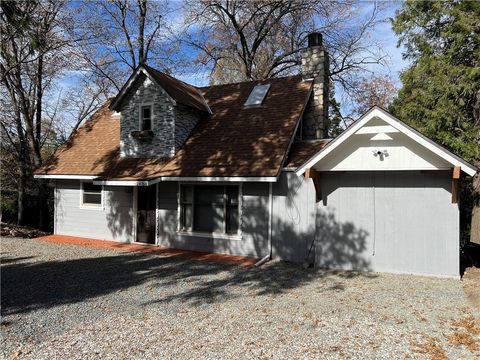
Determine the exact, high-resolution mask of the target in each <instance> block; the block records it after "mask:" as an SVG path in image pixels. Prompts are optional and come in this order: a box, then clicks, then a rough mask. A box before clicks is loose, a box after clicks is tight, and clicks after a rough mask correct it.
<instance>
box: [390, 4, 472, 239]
mask: <svg viewBox="0 0 480 360" xmlns="http://www.w3.org/2000/svg"><path fill="white" fill-rule="evenodd" d="M392 23H393V30H394V31H395V33H396V34H397V35H398V36H399V38H400V40H399V43H400V44H403V45H404V46H405V49H406V52H405V53H404V57H405V58H407V59H409V60H411V61H412V64H411V66H410V67H409V68H408V69H406V70H405V71H404V72H403V73H402V74H401V76H400V78H401V80H402V83H403V87H402V88H401V89H400V91H399V94H398V98H397V99H396V100H395V101H394V103H393V104H392V105H391V107H390V111H391V112H392V113H393V114H394V115H395V116H397V117H398V118H400V119H402V120H404V121H406V122H407V123H409V124H410V125H412V126H413V127H415V128H416V129H418V130H419V131H421V132H422V133H424V134H425V135H427V136H428V137H430V138H432V139H433V140H435V141H437V142H438V143H440V144H442V145H444V146H445V147H447V148H449V149H450V150H452V151H453V152H454V153H456V154H458V155H459V156H461V157H463V158H464V159H466V160H467V161H470V162H471V163H473V164H474V165H476V166H477V167H479V166H480V2H479V1H459V0H457V1H411V0H409V1H406V2H405V3H404V4H403V6H402V7H401V8H400V9H399V10H398V11H397V12H396V14H395V18H394V19H393V21H392ZM463 185H464V186H463V191H462V198H461V204H462V207H461V213H462V222H463V229H464V230H465V233H468V231H469V230H470V235H471V241H473V242H477V243H480V179H479V176H478V175H477V176H476V177H475V178H474V180H473V184H472V181H471V179H468V178H467V179H465V180H464V181H463ZM470 215H471V216H470Z"/></svg>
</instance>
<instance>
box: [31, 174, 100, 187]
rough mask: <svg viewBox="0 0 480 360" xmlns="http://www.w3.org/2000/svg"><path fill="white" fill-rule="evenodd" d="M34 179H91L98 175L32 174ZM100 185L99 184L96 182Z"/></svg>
mask: <svg viewBox="0 0 480 360" xmlns="http://www.w3.org/2000/svg"><path fill="white" fill-rule="evenodd" d="M33 178H34V179H56V180H93V179H96V178H98V175H42V174H35V175H33ZM98 185H101V184H98Z"/></svg>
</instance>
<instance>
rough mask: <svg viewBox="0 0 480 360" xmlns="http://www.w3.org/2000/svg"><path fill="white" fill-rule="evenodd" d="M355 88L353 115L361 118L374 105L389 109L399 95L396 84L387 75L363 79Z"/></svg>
mask: <svg viewBox="0 0 480 360" xmlns="http://www.w3.org/2000/svg"><path fill="white" fill-rule="evenodd" d="M355 87H356V89H357V90H356V92H355V94H354V95H353V100H354V102H355V108H354V110H353V113H354V114H355V115H356V116H361V115H362V114H364V113H365V112H367V110H368V109H370V108H371V107H372V106H374V105H377V106H380V107H382V108H384V109H388V107H389V106H390V104H391V103H392V101H393V100H394V98H395V96H396V95H397V88H396V87H395V84H394V83H393V81H392V80H391V79H390V78H389V77H388V76H386V75H372V76H370V77H362V78H361V79H360V80H359V81H358V84H357V85H356V86H355Z"/></svg>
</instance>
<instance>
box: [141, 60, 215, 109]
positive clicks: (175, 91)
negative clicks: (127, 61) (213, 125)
mask: <svg viewBox="0 0 480 360" xmlns="http://www.w3.org/2000/svg"><path fill="white" fill-rule="evenodd" d="M143 67H144V68H145V69H146V70H147V71H148V73H149V74H150V75H151V76H152V77H153V78H154V79H155V81H156V82H157V83H158V84H159V85H160V86H161V87H162V88H163V89H164V90H165V91H166V92H167V93H168V94H169V95H170V96H171V97H172V98H173V99H174V100H175V101H177V102H179V103H181V104H183V105H187V106H190V107H193V108H195V109H198V110H201V111H205V112H207V113H209V112H210V109H209V108H208V105H207V103H206V101H205V99H204V97H203V96H202V93H201V92H200V91H199V90H198V89H197V88H196V87H194V86H192V85H190V84H187V83H185V82H183V81H181V80H178V79H175V78H174V77H172V76H170V75H167V74H164V73H162V72H160V71H158V70H155V69H154V68H151V67H150V66H147V65H143Z"/></svg>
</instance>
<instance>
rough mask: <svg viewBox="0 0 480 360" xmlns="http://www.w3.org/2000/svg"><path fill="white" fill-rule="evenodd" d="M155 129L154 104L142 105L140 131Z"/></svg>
mask: <svg viewBox="0 0 480 360" xmlns="http://www.w3.org/2000/svg"><path fill="white" fill-rule="evenodd" d="M148 130H153V105H152V104H142V105H140V131H148Z"/></svg>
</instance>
